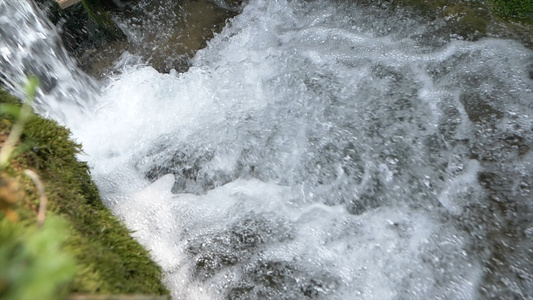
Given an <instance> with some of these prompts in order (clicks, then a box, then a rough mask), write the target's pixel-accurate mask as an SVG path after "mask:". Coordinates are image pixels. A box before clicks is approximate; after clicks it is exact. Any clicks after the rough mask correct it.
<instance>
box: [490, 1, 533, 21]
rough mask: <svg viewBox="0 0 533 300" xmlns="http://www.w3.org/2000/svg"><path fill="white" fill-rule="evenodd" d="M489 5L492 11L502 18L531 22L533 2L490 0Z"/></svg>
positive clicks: (532, 19)
mask: <svg viewBox="0 0 533 300" xmlns="http://www.w3.org/2000/svg"><path fill="white" fill-rule="evenodd" d="M490 4H491V7H492V9H493V10H494V11H495V12H496V13H497V14H498V15H499V16H501V17H503V18H507V19H515V20H525V21H529V22H532V21H533V1H531V0H490Z"/></svg>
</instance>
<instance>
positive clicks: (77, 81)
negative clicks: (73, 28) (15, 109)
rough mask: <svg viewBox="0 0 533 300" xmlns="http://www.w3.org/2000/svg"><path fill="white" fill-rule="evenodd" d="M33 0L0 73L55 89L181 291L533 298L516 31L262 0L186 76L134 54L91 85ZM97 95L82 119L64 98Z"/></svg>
mask: <svg viewBox="0 0 533 300" xmlns="http://www.w3.org/2000/svg"><path fill="white" fill-rule="evenodd" d="M22 3H23V1H21V2H19V0H7V2H6V0H3V1H2V2H1V3H0V9H1V10H0V33H1V34H2V40H1V41H0V54H1V56H0V62H1V63H2V70H0V72H1V73H0V74H3V77H4V78H8V80H7V81H6V82H7V83H8V84H9V86H14V84H13V82H17V81H19V80H20V79H21V78H22V77H21V76H22V75H23V73H24V72H27V71H28V69H27V68H28V67H32V69H30V70H31V71H34V72H35V71H36V72H38V73H39V72H41V71H40V70H43V72H41V73H39V75H40V76H42V77H44V78H46V79H47V80H51V81H52V82H55V83H56V84H52V85H51V86H52V88H49V89H46V86H45V88H44V89H43V91H41V101H40V103H41V106H40V109H41V110H42V111H43V113H45V114H48V115H50V116H53V117H55V118H57V119H58V120H59V121H60V122H62V123H64V124H66V125H67V126H68V127H70V128H71V130H72V131H73V134H74V137H75V138H76V139H77V140H78V141H79V142H81V143H82V144H83V147H84V151H85V153H86V154H85V155H84V156H83V157H81V159H86V160H87V161H89V163H90V166H91V167H92V174H93V178H94V180H95V181H96V183H97V185H98V187H99V189H100V191H101V193H102V196H103V197H104V200H105V202H106V203H107V204H108V205H109V207H111V208H112V209H113V211H114V212H115V213H116V214H117V215H119V216H120V217H122V218H123V219H124V220H125V222H126V224H127V225H128V226H129V227H130V228H131V229H132V230H134V231H135V233H134V236H135V237H136V238H137V239H138V240H139V241H140V242H141V243H142V244H143V245H145V246H146V247H147V248H148V249H150V251H151V253H152V254H153V257H154V259H155V260H156V261H157V262H158V263H159V264H161V266H162V267H163V269H164V271H165V283H166V284H167V286H168V287H169V288H170V289H171V290H172V295H173V297H174V298H175V299H262V298H270V299H307V298H318V299H485V298H513V297H514V298H515V299H531V298H533V278H532V276H533V275H532V274H533V254H532V251H531V249H533V242H532V241H533V220H532V213H533V210H532V207H533V203H532V202H531V201H532V193H531V188H532V185H533V179H532V171H533V165H532V163H533V152H532V151H531V146H532V145H533V132H532V131H533V115H532V109H533V80H532V77H533V76H532V69H533V52H532V51H530V50H528V49H526V48H524V47H523V46H521V45H520V44H519V43H517V42H514V41H511V40H499V39H482V40H479V41H477V42H467V41H461V40H459V39H454V38H453V36H452V37H450V36H439V35H438V32H439V31H438V30H436V29H435V26H436V25H435V24H431V25H424V24H421V23H419V22H417V21H414V20H413V19H410V18H407V17H406V15H402V14H401V13H399V12H397V13H394V14H393V13H390V12H385V11H383V10H380V9H378V8H373V7H368V6H365V7H358V6H356V5H353V4H346V3H345V2H342V1H341V2H339V1H337V2H335V1H283V0H279V1H266V0H252V1H250V3H249V4H248V5H247V6H246V7H245V8H244V10H243V12H242V13H241V14H240V15H238V16H237V17H235V18H234V19H233V20H232V22H231V24H229V25H228V26H226V27H225V28H224V29H223V31H222V33H220V34H218V35H216V36H215V37H214V38H213V39H212V40H211V41H209V43H208V46H207V47H206V48H205V49H203V50H200V51H199V52H198V53H197V54H196V56H195V57H194V59H193V61H192V63H191V67H190V69H189V70H188V71H187V72H185V73H177V72H170V73H169V74H161V73H158V72H157V71H156V70H154V69H153V68H152V67H150V66H145V65H142V64H141V63H140V62H139V59H138V57H135V55H131V54H129V53H125V54H124V55H123V56H122V58H121V59H120V61H117V63H116V70H117V71H119V73H120V75H116V76H115V77H112V78H109V79H107V80H106V81H105V82H102V83H100V85H101V93H100V95H95V93H94V92H93V91H91V89H87V88H86V87H87V86H93V84H92V83H90V80H89V79H86V78H85V77H84V75H83V74H81V72H79V71H77V70H76V69H75V68H74V67H73V64H72V62H71V60H70V59H69V58H68V57H66V56H65V55H64V50H62V48H61V47H59V46H57V47H56V46H54V47H48V48H47V49H44V48H42V47H44V46H43V45H48V44H47V43H53V44H54V45H55V44H56V43H57V41H56V40H57V37H56V35H55V33H54V31H53V29H51V28H50V26H49V25H46V24H47V23H46V22H44V21H41V20H40V19H39V17H38V16H37V15H35V13H34V12H33V9H32V7H31V6H30V5H25V4H22ZM6 11H7V12H12V13H9V15H10V17H9V18H8V17H7V15H8V14H6V13H3V12H6ZM13 15H15V16H16V17H17V18H18V19H17V20H19V19H20V20H24V22H23V24H28V30H22V28H26V27H21V26H20V25H19V26H16V28H15V27H13V26H12V27H7V24H11V23H14V22H13ZM442 22H444V21H442ZM13 25H14V24H13ZM6 41H7V42H6ZM44 50H46V51H44ZM58 53H61V55H58ZM28 59H29V60H28ZM65 72H67V73H68V72H71V73H73V74H75V75H76V76H71V77H69V78H66V77H64V76H65V75H64V74H65ZM62 76H63V77H62ZM67 77H68V76H67ZM87 80H89V81H87ZM65 95H70V97H72V98H73V99H76V100H77V101H65V99H64V98H65ZM88 97H95V99H94V100H91V102H90V103H91V105H86V106H87V107H84V108H83V110H82V112H83V113H82V114H80V109H79V108H73V107H74V106H73V105H65V102H68V103H80V102H81V103H83V101H85V100H86V99H87V98H88Z"/></svg>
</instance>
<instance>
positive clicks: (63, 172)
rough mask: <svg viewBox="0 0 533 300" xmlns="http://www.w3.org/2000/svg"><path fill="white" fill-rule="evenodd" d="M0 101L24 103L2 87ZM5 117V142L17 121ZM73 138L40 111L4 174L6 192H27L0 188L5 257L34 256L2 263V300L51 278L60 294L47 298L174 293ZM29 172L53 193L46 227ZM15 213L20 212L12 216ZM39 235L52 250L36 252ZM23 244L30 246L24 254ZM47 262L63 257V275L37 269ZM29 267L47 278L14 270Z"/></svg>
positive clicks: (0, 133)
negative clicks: (113, 208)
mask: <svg viewBox="0 0 533 300" xmlns="http://www.w3.org/2000/svg"><path fill="white" fill-rule="evenodd" d="M0 103H18V100H17V99H14V98H13V97H11V96H10V95H8V94H7V93H6V92H5V91H2V90H1V89H0ZM0 118H1V121H2V122H0V142H2V143H3V141H5V137H6V136H7V134H8V133H9V131H10V129H11V126H12V124H13V123H14V122H16V120H15V119H14V117H13V116H11V115H6V114H3V115H0ZM69 135H70V132H69V130H68V129H66V128H64V127H62V126H59V125H58V124H57V123H55V122H54V121H50V120H46V119H43V118H41V117H39V116H37V115H35V114H33V115H32V116H31V117H30V119H29V120H28V122H27V124H26V126H25V129H24V132H23V135H22V137H21V141H20V143H19V145H18V147H17V149H16V150H15V153H14V154H13V158H12V159H11V161H10V164H9V166H7V167H6V168H5V169H4V170H3V171H2V177H1V178H0V181H1V182H0V183H1V184H0V192H1V191H2V190H1V189H2V187H3V186H4V187H7V186H8V185H9V186H12V187H14V188H12V189H15V190H16V189H18V190H20V192H21V193H22V197H19V198H21V199H20V200H17V201H11V200H9V199H8V200H9V201H8V200H5V201H4V200H2V199H4V198H6V197H7V198H9V195H11V194H14V193H13V192H6V195H8V196H5V197H4V196H2V195H3V194H2V193H0V198H2V197H4V198H2V199H0V204H2V205H0V227H1V228H0V232H1V233H2V234H1V235H0V261H3V260H9V261H10V262H15V261H17V259H14V258H13V257H16V256H13V255H23V254H22V253H30V254H31V255H30V254H27V255H26V256H24V257H22V258H20V259H18V261H20V262H21V263H20V264H18V265H16V264H15V265H13V264H11V265H10V267H8V268H7V269H5V270H4V264H3V263H2V272H0V298H2V299H4V298H5V299H17V297H19V296H20V295H21V294H17V293H18V292H17V291H18V290H20V286H22V287H23V290H27V291H32V290H33V289H40V286H41V285H39V284H35V283H34V281H35V282H41V283H42V282H45V283H44V285H46V286H48V287H49V289H50V290H51V291H54V292H53V293H51V295H53V296H51V298H46V299H61V297H63V296H64V295H65V294H66V293H74V292H76V293H101V294H132V293H136V294H157V295H162V294H168V291H167V290H166V288H165V287H164V286H163V285H162V283H161V269H160V267H159V266H157V265H156V264H155V263H154V262H152V261H151V259H150V257H149V253H148V252H147V251H146V250H145V249H144V248H142V247H141V245H140V244H139V243H137V242H136V241H135V240H134V239H132V238H131V236H130V232H129V231H128V230H127V229H126V228H125V226H124V225H123V224H122V223H121V222H119V221H118V220H117V219H116V218H115V217H114V216H113V215H112V214H111V213H110V211H109V210H108V209H107V208H106V207H105V206H104V205H103V204H102V202H101V200H100V197H99V194H98V190H97V188H96V187H95V185H94V184H93V183H92V181H91V179H90V176H89V169H88V167H87V165H86V164H85V163H82V162H79V161H77V160H76V157H75V155H76V154H77V153H79V152H80V151H81V147H80V145H78V144H75V143H73V142H72V141H71V140H70V138H69ZM24 169H31V170H33V171H34V172H35V173H37V174H38V175H39V177H40V179H41V181H42V183H43V185H44V188H45V191H46V196H47V197H48V209H47V217H46V220H45V223H44V225H43V227H42V228H40V229H38V228H36V226H37V225H36V222H35V220H36V216H37V209H38V205H39V195H38V193H37V191H36V188H35V185H34V184H33V182H32V181H31V180H30V179H29V178H28V177H27V176H25V175H24V174H23V170H24ZM8 182H12V184H11V183H9V184H8ZM4 191H7V190H4ZM7 198H6V199H7ZM9 210H11V211H12V212H15V214H11V216H8V213H6V212H7V211H9ZM14 215H15V217H13V216H14ZM8 219H10V220H8ZM17 219H18V220H17ZM58 224H59V225H58ZM47 226H51V229H47V228H48V227H47ZM47 230H48V231H47ZM46 232H49V233H46ZM43 235H44V236H45V237H44V238H43V237H42V236H43ZM39 236H41V237H39ZM39 238H40V239H41V240H44V242H43V241H41V247H44V248H46V250H47V251H37V252H35V251H34V252H32V251H33V250H32V251H30V250H31V249H33V248H32V247H33V246H32V245H31V243H32V242H31V241H32V240H33V239H39ZM47 245H48V246H47ZM20 249H30V250H28V251H26V250H24V251H26V252H24V251H22V252H21V250H20ZM10 255H11V256H10ZM54 259H55V260H54ZM47 260H49V261H56V265H57V267H58V270H59V271H57V272H58V274H59V275H62V276H56V277H57V278H56V279H55V280H54V279H53V278H52V277H53V272H52V271H50V272H44V271H43V272H37V269H36V268H37V266H38V264H39V263H42V261H47ZM71 264H72V266H74V267H73V268H72V270H71V269H69V268H71V267H70V266H71ZM41 269H42V268H41V267H39V270H41ZM21 270H25V271H26V273H28V274H29V275H28V274H26V275H25V276H30V275H31V276H34V277H35V276H37V277H39V278H40V279H39V280H37V279H36V280H34V281H28V280H25V279H24V278H29V277H24V276H22V275H21V276H18V275H17V276H15V275H13V274H12V273H17V272H19V273H20V272H21ZM51 270H52V269H51ZM69 270H71V271H69ZM4 271H5V272H4ZM69 272H71V273H69ZM7 273H9V274H7ZM10 274H11V275H10ZM31 276H30V277H31ZM48 279H49V280H48ZM46 282H48V285H47V284H46ZM43 299H44V298H43Z"/></svg>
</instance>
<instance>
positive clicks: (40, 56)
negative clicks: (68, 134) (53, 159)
mask: <svg viewBox="0 0 533 300" xmlns="http://www.w3.org/2000/svg"><path fill="white" fill-rule="evenodd" d="M0 12H1V14H0V36H1V37H2V38H1V39H0V66H1V67H0V82H1V83H2V85H4V86H5V87H6V88H7V89H8V90H9V91H10V92H11V93H13V94H14V95H16V96H17V97H19V98H21V99H22V98H24V97H23V96H24V95H22V94H21V90H22V89H21V88H20V87H21V86H23V85H24V84H25V82H26V80H27V76H29V75H35V76H37V77H38V78H39V79H40V81H41V86H40V89H39V91H38V95H37V99H36V102H37V106H36V109H37V110H38V111H39V112H40V113H41V114H43V115H48V116H49V117H52V118H55V119H57V120H60V121H61V122H62V123H65V118H66V117H67V116H66V114H65V113H64V111H65V110H69V113H70V114H72V113H73V111H75V110H77V111H78V112H77V113H76V114H79V113H81V111H82V110H83V109H84V108H88V107H89V106H91V104H92V103H93V102H94V101H95V100H94V98H95V95H97V94H98V90H99V87H98V86H97V83H96V82H95V81H94V80H92V79H91V78H90V77H88V76H87V75H85V74H84V73H83V72H82V71H80V70H79V69H78V68H77V67H76V63H75V61H74V60H73V59H72V58H70V57H69V55H68V53H67V52H66V51H65V49H64V48H63V46H62V44H61V40H60V38H59V36H58V35H57V33H56V30H55V28H54V27H53V25H52V24H51V23H50V22H49V21H48V20H47V19H46V18H45V17H44V15H43V13H42V12H41V11H39V10H38V9H37V8H36V5H35V4H34V3H33V2H32V1H26V0H23V1H19V0H3V1H2V2H1V3H0ZM65 107H70V109H66V108H65ZM78 108H79V109H78Z"/></svg>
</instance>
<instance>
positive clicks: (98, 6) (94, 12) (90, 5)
mask: <svg viewBox="0 0 533 300" xmlns="http://www.w3.org/2000/svg"><path fill="white" fill-rule="evenodd" d="M82 3H83V7H84V8H85V11H86V12H87V13H88V14H89V17H90V18H91V19H92V20H93V21H95V22H96V24H98V26H99V27H100V28H101V30H102V31H103V33H104V34H105V36H106V37H108V38H109V39H111V40H122V39H125V38H126V35H125V34H124V32H122V30H121V29H120V28H119V27H118V26H117V24H115V22H114V21H113V20H112V19H111V15H110V14H109V12H108V11H109V9H110V8H111V7H110V5H111V3H112V1H101V0H82Z"/></svg>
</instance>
